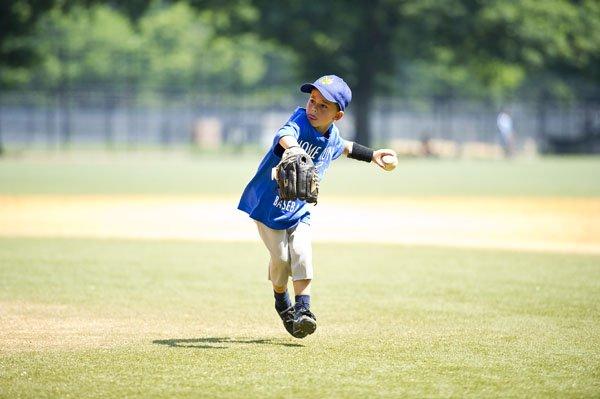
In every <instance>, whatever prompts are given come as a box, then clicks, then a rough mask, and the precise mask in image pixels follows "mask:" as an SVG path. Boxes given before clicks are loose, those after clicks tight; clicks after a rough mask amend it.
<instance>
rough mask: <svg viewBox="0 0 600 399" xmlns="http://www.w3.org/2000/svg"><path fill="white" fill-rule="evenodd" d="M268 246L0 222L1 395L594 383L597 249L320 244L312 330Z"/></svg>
mask: <svg viewBox="0 0 600 399" xmlns="http://www.w3.org/2000/svg"><path fill="white" fill-rule="evenodd" d="M266 262H267V257H266V254H265V251H264V250H263V248H262V246H261V245H260V244H259V243H258V242H256V243H206V242H204V243H203V242H194V243H191V242H177V241H160V242H156V241H152V242H148V241H116V240H77V239H72V240H66V239H64V240H63V239H0V304H1V305H0V306H1V310H2V313H3V317H2V318H0V323H1V324H2V325H1V328H0V331H2V335H1V336H0V342H1V343H0V351H1V353H2V355H1V357H0V371H1V373H2V379H0V394H1V396H4V397H17V396H28V397H38V396H41V397H44V396H63V397H64V396H67V395H70V396H79V397H81V396H85V397H107V396H119V397H122V396H134V397H239V396H243V397H251V398H252V397H261V398H264V397H282V396H307V397H317V396H319V397H323V396H325V397H357V396H358V397H373V396H377V397H398V396H408V397H442V396H443V397H447V396H458V397H482V396H486V397H490V396H491V397H506V396H519V397H523V396H534V397H535V396H586V397H590V396H598V394H599V393H600V386H599V385H598V373H599V371H600V370H599V369H598V364H600V351H599V347H600V338H599V337H598V334H597V331H598V330H599V328H600V308H599V305H598V303H600V301H599V300H600V267H599V266H598V265H600V257H598V256H591V255H562V254H539V253H526V252H520V253H516V252H509V251H487V250H478V251H474V250H458V249H440V248H423V247H420V248H416V247H408V246H397V245H361V244H355V245H340V244H335V245H332V244H327V245H320V244H317V245H315V264H316V273H317V275H316V279H315V285H314V293H313V294H314V295H313V297H314V298H313V310H314V311H315V313H316V314H317V316H318V321H319V328H318V329H317V332H316V333H315V335H313V336H311V337H309V338H308V339H305V340H294V339H293V338H288V336H287V333H286V332H285V331H284V330H283V327H282V326H280V325H279V323H280V322H279V320H278V318H277V316H276V315H275V312H274V310H273V309H272V293H271V291H270V288H269V284H268V282H267V281H266ZM17 319H20V320H17ZM63 320H70V324H69V323H67V326H66V327H65V325H64V324H61V321H63ZM77 320H79V321H81V324H80V325H79V326H78V325H77V324H76V323H75V322H76V321H77ZM93 321H97V323H95V324H94V323H93ZM19 323H20V324H19ZM28 323H29V324H28ZM27 325H30V326H37V327H38V328H39V327H40V326H43V327H44V328H45V329H46V331H45V334H41V333H40V334H39V335H38V336H31V335H27V336H25V335H26V334H28V331H27V330H26V329H22V328H17V327H19V326H20V327H23V326H27ZM104 329H106V330H104ZM54 335H56V336H58V337H59V338H58V339H54V340H51V339H50V337H52V336H54ZM15 337H16V338H15ZM44 337H45V339H46V341H48V342H46V344H47V345H44V342H42V341H43V339H44ZM69 337H71V338H72V340H73V342H71V343H69V342H65V340H67V339H69ZM77 337H79V338H81V337H85V338H86V340H81V339H77ZM8 342H10V345H9V344H7V343H8ZM299 370H301V371H300V372H299Z"/></svg>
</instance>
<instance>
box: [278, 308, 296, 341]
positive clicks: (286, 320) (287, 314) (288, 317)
mask: <svg viewBox="0 0 600 399" xmlns="http://www.w3.org/2000/svg"><path fill="white" fill-rule="evenodd" d="M275 310H277V309H275ZM277 314H278V315H279V317H281V321H283V326H284V327H285V329H286V330H287V332H289V333H290V335H294V305H292V306H290V307H289V308H287V309H285V310H283V311H281V312H279V311H277Z"/></svg>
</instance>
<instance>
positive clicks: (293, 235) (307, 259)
mask: <svg viewBox="0 0 600 399" xmlns="http://www.w3.org/2000/svg"><path fill="white" fill-rule="evenodd" d="M288 233H289V248H290V262H291V269H292V280H293V283H294V293H295V295H296V297H295V299H296V304H295V306H294V334H293V335H294V336H295V337H297V338H304V337H306V336H307V335H309V334H312V333H313V332H315V330H316V328H317V321H316V317H315V315H314V314H313V313H312V312H311V311H310V286H311V282H312V278H313V264H312V240H311V231H310V226H309V225H308V224H306V223H298V224H297V225H296V226H295V227H293V228H292V229H288Z"/></svg>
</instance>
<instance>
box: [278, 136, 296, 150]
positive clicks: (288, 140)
mask: <svg viewBox="0 0 600 399" xmlns="http://www.w3.org/2000/svg"><path fill="white" fill-rule="evenodd" d="M279 145H280V146H282V147H283V148H284V149H286V150H287V149H288V148H290V147H300V144H298V140H296V138H295V137H294V136H283V137H282V138H281V139H279Z"/></svg>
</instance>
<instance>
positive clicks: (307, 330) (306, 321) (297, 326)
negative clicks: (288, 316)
mask: <svg viewBox="0 0 600 399" xmlns="http://www.w3.org/2000/svg"><path fill="white" fill-rule="evenodd" d="M316 329H317V322H316V321H315V320H314V319H311V318H310V317H308V316H302V317H300V320H298V321H294V334H293V335H294V337H296V338H304V337H306V336H307V335H310V334H312V333H314V332H315V330H316Z"/></svg>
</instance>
